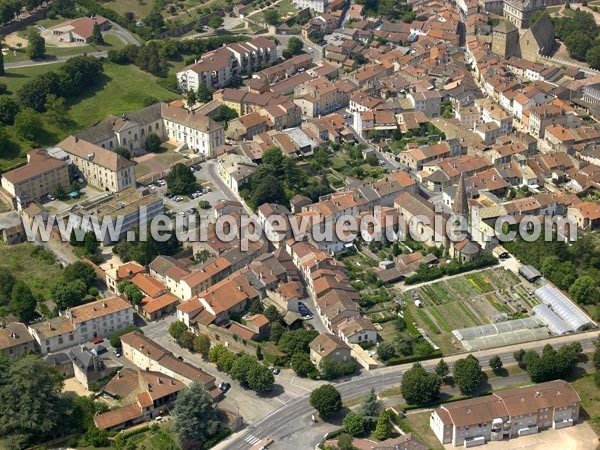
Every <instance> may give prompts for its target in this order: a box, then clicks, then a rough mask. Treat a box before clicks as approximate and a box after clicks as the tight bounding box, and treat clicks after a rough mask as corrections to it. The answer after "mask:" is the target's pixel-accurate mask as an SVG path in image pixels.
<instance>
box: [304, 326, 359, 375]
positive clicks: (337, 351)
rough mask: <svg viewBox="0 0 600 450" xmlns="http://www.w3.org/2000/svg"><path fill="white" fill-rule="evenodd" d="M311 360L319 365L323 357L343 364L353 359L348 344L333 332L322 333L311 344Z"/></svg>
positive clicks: (316, 365)
mask: <svg viewBox="0 0 600 450" xmlns="http://www.w3.org/2000/svg"><path fill="white" fill-rule="evenodd" d="M309 347H310V360H311V361H312V363H313V364H314V365H315V367H319V364H320V363H321V361H322V360H323V359H327V360H328V361H331V362H334V363H339V364H343V363H346V362H350V361H351V360H352V356H351V354H350V353H351V350H350V347H349V346H348V344H346V343H345V342H344V341H342V340H341V339H340V338H339V337H337V336H335V335H333V334H320V335H319V336H317V337H316V338H315V339H313V340H312V341H311V343H310V345H309Z"/></svg>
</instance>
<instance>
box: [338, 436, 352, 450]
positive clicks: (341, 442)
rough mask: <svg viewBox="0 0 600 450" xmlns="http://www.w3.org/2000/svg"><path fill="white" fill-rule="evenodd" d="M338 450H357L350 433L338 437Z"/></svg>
mask: <svg viewBox="0 0 600 450" xmlns="http://www.w3.org/2000/svg"><path fill="white" fill-rule="evenodd" d="M337 448H338V450H356V447H355V446H354V445H352V436H350V435H349V434H348V433H342V434H340V435H339V436H338V442H337Z"/></svg>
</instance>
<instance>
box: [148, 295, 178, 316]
mask: <svg viewBox="0 0 600 450" xmlns="http://www.w3.org/2000/svg"><path fill="white" fill-rule="evenodd" d="M177 303H179V298H178V297H177V296H176V295H174V294H171V293H170V292H167V293H166V294H163V295H161V296H160V297H157V298H152V297H145V298H144V299H143V300H142V308H143V309H144V311H145V312H147V313H148V314H152V313H154V312H157V311H160V310H161V309H163V308H166V307H168V306H171V305H176V304H177Z"/></svg>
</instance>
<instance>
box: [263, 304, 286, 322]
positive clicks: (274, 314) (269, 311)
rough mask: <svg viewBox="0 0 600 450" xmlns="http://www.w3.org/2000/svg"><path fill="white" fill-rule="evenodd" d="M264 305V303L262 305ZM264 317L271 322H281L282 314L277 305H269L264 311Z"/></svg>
mask: <svg viewBox="0 0 600 450" xmlns="http://www.w3.org/2000/svg"><path fill="white" fill-rule="evenodd" d="M261 305H262V303H261ZM263 314H264V316H265V317H266V318H267V320H268V321H269V322H278V321H279V320H281V313H280V312H279V310H278V309H277V306H275V305H269V306H267V307H266V308H265V309H264V312H263Z"/></svg>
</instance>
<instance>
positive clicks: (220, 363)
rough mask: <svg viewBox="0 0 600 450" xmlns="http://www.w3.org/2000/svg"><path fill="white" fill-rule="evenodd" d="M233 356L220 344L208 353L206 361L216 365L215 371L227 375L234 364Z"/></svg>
mask: <svg viewBox="0 0 600 450" xmlns="http://www.w3.org/2000/svg"><path fill="white" fill-rule="evenodd" d="M235 358H236V357H235V355H234V354H233V353H231V352H230V351H229V350H227V348H226V347H225V346H224V345H222V344H217V345H215V346H214V347H212V348H211V349H210V351H209V352H208V360H209V361H210V362H211V363H214V364H216V366H217V369H219V370H222V371H224V372H227V373H229V372H230V371H231V368H232V366H233V363H234V362H235Z"/></svg>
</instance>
